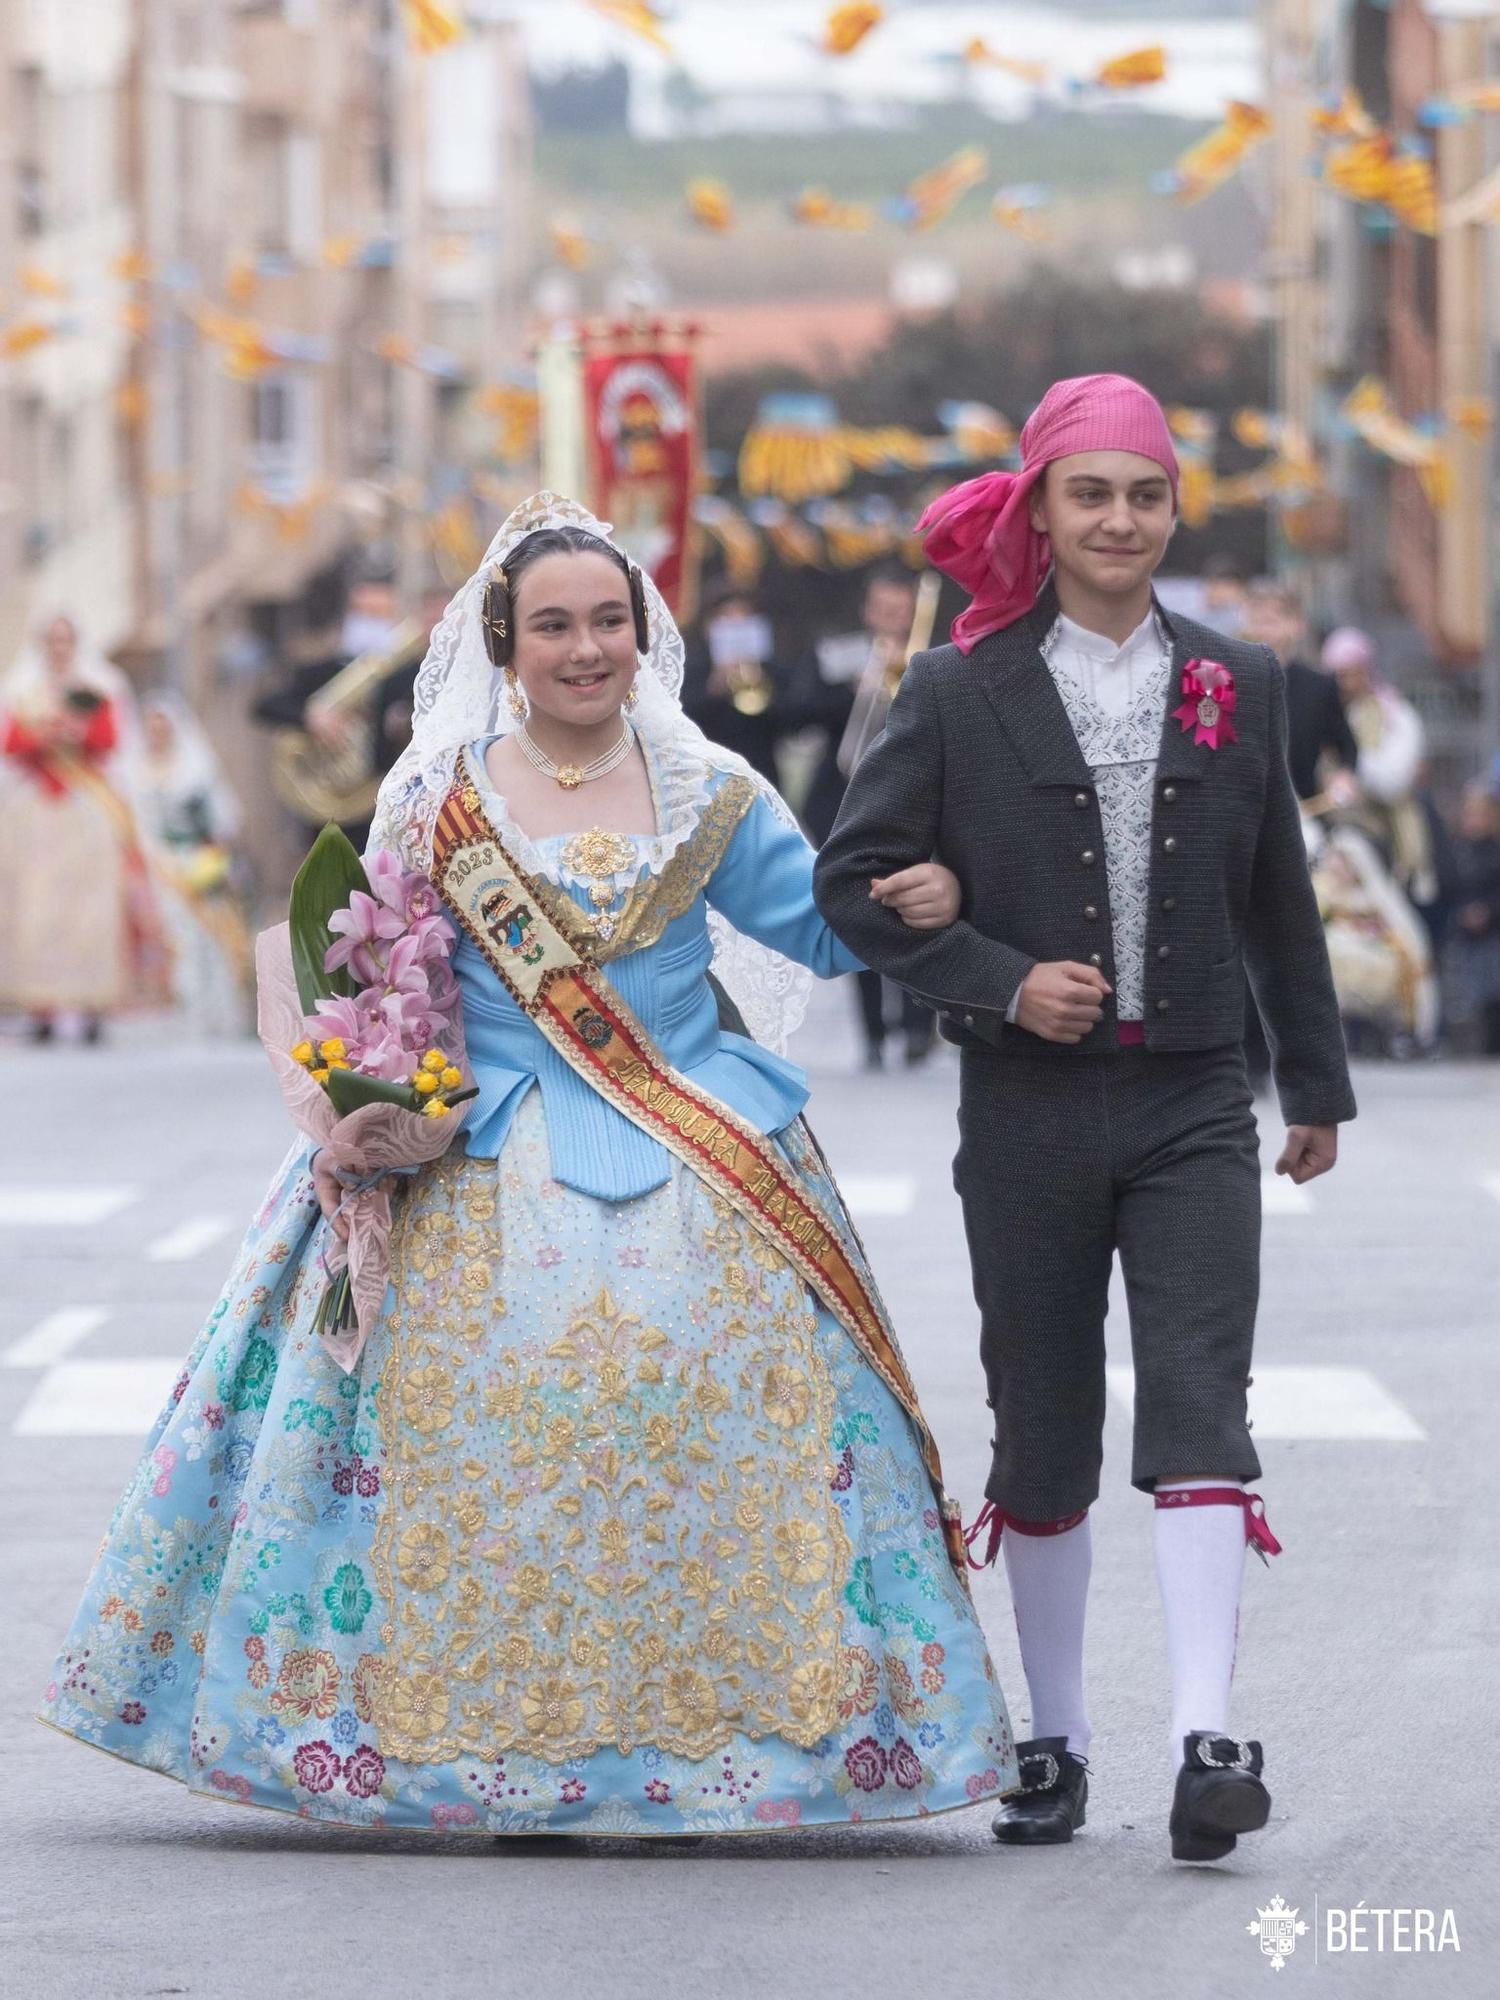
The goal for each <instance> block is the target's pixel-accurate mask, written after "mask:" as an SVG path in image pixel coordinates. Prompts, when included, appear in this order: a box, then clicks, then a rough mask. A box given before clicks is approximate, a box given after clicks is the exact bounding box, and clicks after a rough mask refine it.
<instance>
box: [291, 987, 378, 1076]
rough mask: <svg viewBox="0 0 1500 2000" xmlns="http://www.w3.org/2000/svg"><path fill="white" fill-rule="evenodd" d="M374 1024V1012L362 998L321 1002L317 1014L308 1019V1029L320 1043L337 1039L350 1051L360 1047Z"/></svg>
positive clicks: (309, 1016)
mask: <svg viewBox="0 0 1500 2000" xmlns="http://www.w3.org/2000/svg"><path fill="white" fill-rule="evenodd" d="M372 1022H373V1010H372V1009H371V1008H369V1007H366V1006H365V1005H364V1004H363V999H362V996H361V998H360V999H356V1000H346V999H342V998H340V999H326V1000H320V1001H319V1002H318V1008H317V1012H316V1013H314V1014H309V1015H308V1017H307V1025H308V1027H309V1028H311V1029H312V1031H313V1034H314V1035H315V1036H316V1037H317V1039H318V1040H319V1041H320V1042H331V1041H334V1040H335V1039H337V1040H339V1041H342V1042H343V1043H344V1045H345V1047H346V1048H348V1049H354V1048H358V1047H359V1046H360V1044H361V1043H362V1042H363V1041H364V1038H365V1036H366V1035H367V1034H368V1033H369V1032H370V1028H371V1025H372ZM350 1060H351V1061H352V1060H353V1058H352V1057H351V1058H350Z"/></svg>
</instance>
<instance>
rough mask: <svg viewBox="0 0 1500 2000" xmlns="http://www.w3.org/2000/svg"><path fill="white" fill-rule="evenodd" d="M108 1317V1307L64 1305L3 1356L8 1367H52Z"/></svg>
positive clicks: (0, 1358) (37, 1324)
mask: <svg viewBox="0 0 1500 2000" xmlns="http://www.w3.org/2000/svg"><path fill="white" fill-rule="evenodd" d="M108 1318H109V1308H108V1307H107V1306H61V1307H59V1309H58V1310H57V1311H56V1312H53V1313H48V1315H47V1317H46V1318H45V1319H39V1320H38V1321H37V1323H36V1325H35V1326H34V1327H32V1328H31V1330H30V1332H29V1333H23V1334H22V1335H21V1338H20V1339H19V1340H18V1341H17V1342H16V1343H15V1345H14V1346H13V1347H8V1348H7V1349H6V1350H5V1353H4V1354H3V1355H0V1363H3V1365H4V1366H5V1367H7V1368H50V1367H51V1366H52V1364H53V1363H54V1362H56V1361H61V1360H62V1358H63V1356H64V1355H65V1354H69V1353H71V1352H72V1350H73V1349H74V1348H75V1347H76V1346H77V1345H78V1343H79V1341H80V1340H86V1339H87V1338H88V1336H89V1335H90V1334H91V1333H93V1332H94V1331H95V1330H96V1329H97V1328H98V1327H101V1326H103V1324H104V1322H105V1321H106V1320H107V1319H108Z"/></svg>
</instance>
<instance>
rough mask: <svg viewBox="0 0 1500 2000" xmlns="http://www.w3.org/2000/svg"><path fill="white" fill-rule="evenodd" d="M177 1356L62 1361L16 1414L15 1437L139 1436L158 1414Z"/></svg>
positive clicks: (175, 1371)
mask: <svg viewBox="0 0 1500 2000" xmlns="http://www.w3.org/2000/svg"><path fill="white" fill-rule="evenodd" d="M181 1369H182V1362H181V1359H180V1358H179V1359H176V1360H170V1361H162V1360H156V1361H63V1362H59V1364H58V1365H57V1366H56V1367H55V1368H49V1369H48V1370H47V1372H46V1374H45V1375H44V1376H43V1377H42V1379H41V1381H40V1382H38V1383H37V1385H36V1387H35V1389H33V1390H32V1392H31V1398H30V1401H29V1402H27V1403H26V1404H25V1406H24V1407H23V1408H22V1411H21V1414H20V1415H19V1416H18V1417H17V1418H16V1423H15V1431H16V1435H17V1436H18V1437H141V1436H142V1435H143V1434H144V1433H145V1432H147V1431H149V1430H150V1428H151V1426H152V1425H153V1424H154V1423H155V1422H156V1419H157V1418H158V1417H159V1416H160V1415H161V1410H162V1405H163V1404H164V1403H165V1402H166V1400H167V1396H168V1394H169V1393H170V1391H171V1388H172V1385H173V1383H174V1382H175V1381H176V1380H177V1377H178V1375H179V1373H180V1372H181Z"/></svg>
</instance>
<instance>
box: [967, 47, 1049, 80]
mask: <svg viewBox="0 0 1500 2000" xmlns="http://www.w3.org/2000/svg"><path fill="white" fill-rule="evenodd" d="M963 59H964V61H965V62H966V63H974V64H976V65H980V66H984V67H987V68H989V69H998V70H1003V71H1004V73H1005V74H1006V75H1007V76H1013V77H1014V78H1015V79H1016V81H1017V82H1018V83H1034V84H1040V83H1045V82H1046V81H1047V77H1048V74H1049V72H1048V69H1047V65H1046V64H1045V63H1039V62H1023V61H1022V60H1021V58H1020V57H1019V56H1003V55H1001V54H1000V53H999V51H998V50H996V49H992V48H991V47H990V45H989V43H988V42H987V41H985V39H984V37H983V36H982V35H976V36H975V37H974V39H973V41H971V42H970V43H969V44H968V45H967V47H966V48H965V49H964V52H963Z"/></svg>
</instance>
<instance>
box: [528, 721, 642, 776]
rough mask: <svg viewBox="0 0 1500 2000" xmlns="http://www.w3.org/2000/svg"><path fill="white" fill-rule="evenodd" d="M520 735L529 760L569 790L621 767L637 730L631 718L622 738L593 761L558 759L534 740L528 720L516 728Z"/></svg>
mask: <svg viewBox="0 0 1500 2000" xmlns="http://www.w3.org/2000/svg"><path fill="white" fill-rule="evenodd" d="M516 738H517V740H518V742H519V743H520V745H521V754H522V756H524V757H525V759H526V761H527V763H528V764H530V765H532V766H533V767H534V768H535V769H536V770H538V771H540V772H541V774H542V776H543V777H544V778H555V779H556V780H557V782H558V784H559V785H561V786H562V788H563V790H564V791H565V792H576V791H577V790H578V787H579V786H580V785H587V784H591V783H592V782H593V780H594V779H595V778H607V777H608V776H609V774H610V772H611V771H617V770H618V769H619V768H620V766H621V765H622V764H623V763H624V762H625V759H626V758H627V757H628V756H629V755H630V753H631V751H632V750H633V749H634V747H635V731H634V730H633V729H632V728H631V726H630V724H629V723H628V722H627V723H625V725H624V726H623V728H622V730H621V732H620V740H619V742H618V743H617V744H615V746H614V748H613V749H612V750H606V751H605V753H604V755H603V756H602V757H596V758H595V759H594V761H593V763H592V764H559V763H557V762H555V761H554V759H553V758H551V757H549V756H548V755H547V753H546V751H545V750H544V749H543V748H542V747H541V745H540V744H539V743H536V742H534V741H533V739H532V736H531V732H530V731H529V730H528V729H527V727H526V725H525V723H524V722H523V723H522V724H521V726H520V728H519V729H518V730H517V731H516Z"/></svg>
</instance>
